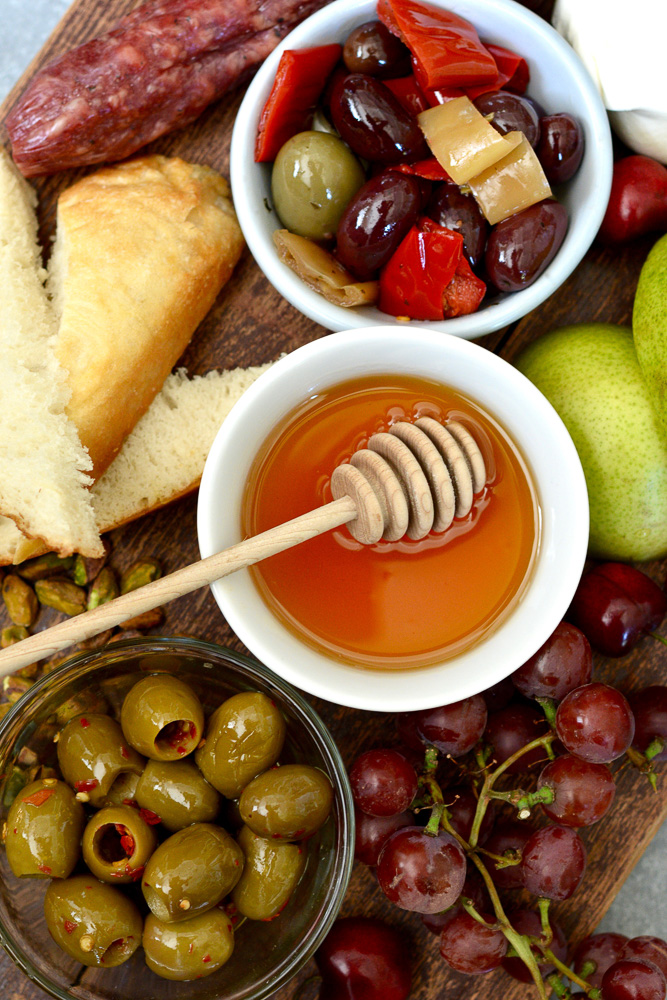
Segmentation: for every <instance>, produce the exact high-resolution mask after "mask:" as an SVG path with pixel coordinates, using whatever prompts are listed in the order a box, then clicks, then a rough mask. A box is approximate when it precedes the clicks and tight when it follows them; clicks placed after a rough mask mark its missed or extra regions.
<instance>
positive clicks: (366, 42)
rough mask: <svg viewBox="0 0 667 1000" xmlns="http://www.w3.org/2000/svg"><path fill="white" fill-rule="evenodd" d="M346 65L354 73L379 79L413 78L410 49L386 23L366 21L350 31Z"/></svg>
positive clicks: (344, 48)
mask: <svg viewBox="0 0 667 1000" xmlns="http://www.w3.org/2000/svg"><path fill="white" fill-rule="evenodd" d="M343 62H344V63H345V65H346V67H347V68H348V70H349V71H350V73H366V74H368V76H375V77H377V78H378V79H379V80H388V79H391V78H392V77H398V76H409V74H410V72H411V71H412V63H411V61H410V52H409V50H408V49H407V47H406V46H405V45H404V44H403V42H402V41H401V40H400V39H399V38H397V37H396V35H392V33H391V31H389V29H388V28H386V27H385V26H384V24H383V23H382V21H366V22H365V23H364V24H360V25H359V27H358V28H354V29H353V30H352V31H351V32H350V34H349V35H348V36H347V38H346V39H345V45H344V46H343Z"/></svg>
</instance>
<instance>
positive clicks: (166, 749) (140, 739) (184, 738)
mask: <svg viewBox="0 0 667 1000" xmlns="http://www.w3.org/2000/svg"><path fill="white" fill-rule="evenodd" d="M120 724H121V726H122V728H123V733H124V734H125V738H126V740H127V742H128V743H129V744H130V746H133V747H134V749H135V750H138V751H139V753H142V754H143V755H144V756H145V757H150V758H151V760H181V759H182V758H183V757H185V756H187V754H189V753H192V751H193V750H194V749H195V747H196V746H197V744H198V743H199V741H200V739H201V737H202V733H203V731H204V709H203V708H202V707H201V702H200V701H199V698H198V697H197V695H196V694H195V693H194V691H193V690H192V688H190V687H188V685H187V684H185V683H184V682H183V681H182V680H179V678H178V677H174V676H173V675H172V674H151V675H150V676H149V677H144V679H143V680H141V681H139V682H138V683H137V684H135V685H134V687H133V688H132V689H131V690H130V691H129V692H128V694H127V695H126V697H125V701H124V702H123V707H122V709H121V713H120Z"/></svg>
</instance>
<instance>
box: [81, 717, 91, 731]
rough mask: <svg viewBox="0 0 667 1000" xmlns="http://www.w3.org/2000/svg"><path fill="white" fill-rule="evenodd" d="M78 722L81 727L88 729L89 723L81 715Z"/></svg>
mask: <svg viewBox="0 0 667 1000" xmlns="http://www.w3.org/2000/svg"><path fill="white" fill-rule="evenodd" d="M79 722H80V723H81V727H82V728H83V729H88V727H89V726H90V723H89V722H88V719H84V718H83V717H82V718H81V719H79Z"/></svg>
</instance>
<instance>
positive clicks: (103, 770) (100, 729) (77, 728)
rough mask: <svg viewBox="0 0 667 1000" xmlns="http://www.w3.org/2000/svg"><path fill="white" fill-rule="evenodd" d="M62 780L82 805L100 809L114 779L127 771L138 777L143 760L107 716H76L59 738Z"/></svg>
mask: <svg viewBox="0 0 667 1000" xmlns="http://www.w3.org/2000/svg"><path fill="white" fill-rule="evenodd" d="M58 764H59V765H60V771H61V773H62V776H63V778H64V779H65V781H66V782H67V784H68V785H71V787H72V788H73V789H74V791H75V792H76V793H77V794H78V796H79V798H80V800H81V801H83V802H90V803H91V805H94V806H101V805H102V804H103V802H104V801H105V799H106V797H107V795H109V793H110V792H111V788H112V786H113V784H114V782H115V781H116V779H117V778H118V777H119V776H120V775H121V774H125V773H127V772H128V771H130V772H131V773H134V774H141V772H142V771H143V769H144V761H143V758H141V757H140V756H139V754H138V753H137V752H136V751H135V750H133V749H132V748H131V747H128V745H127V741H126V739H125V737H124V736H123V733H122V730H121V728H120V726H119V725H118V723H117V722H115V721H114V720H113V719H111V718H109V716H108V715H95V714H93V713H91V714H90V715H76V716H75V717H74V718H73V719H70V721H69V722H68V723H67V725H66V726H65V728H64V729H63V730H62V732H61V733H60V737H59V739H58Z"/></svg>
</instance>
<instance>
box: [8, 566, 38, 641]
mask: <svg viewBox="0 0 667 1000" xmlns="http://www.w3.org/2000/svg"><path fill="white" fill-rule="evenodd" d="M2 599H3V600H4V602H5V607H6V608H7V613H8V615H9V617H10V618H11V620H12V621H13V622H14V624H15V625H24V626H25V627H26V628H29V627H30V626H31V625H32V624H33V623H34V621H35V619H36V618H37V614H38V612H39V604H38V603H37V598H36V597H35V592H34V590H33V589H32V587H31V586H30V584H29V583H26V581H25V580H22V579H21V577H20V576H17V575H16V574H15V573H9V574H8V575H7V576H6V577H5V578H4V580H3V581H2Z"/></svg>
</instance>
